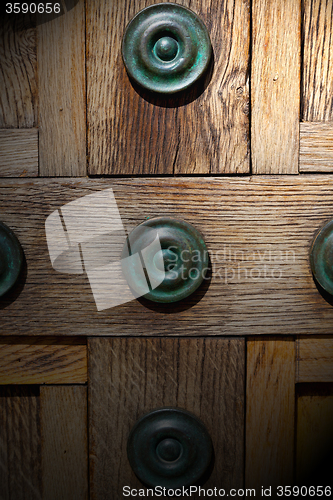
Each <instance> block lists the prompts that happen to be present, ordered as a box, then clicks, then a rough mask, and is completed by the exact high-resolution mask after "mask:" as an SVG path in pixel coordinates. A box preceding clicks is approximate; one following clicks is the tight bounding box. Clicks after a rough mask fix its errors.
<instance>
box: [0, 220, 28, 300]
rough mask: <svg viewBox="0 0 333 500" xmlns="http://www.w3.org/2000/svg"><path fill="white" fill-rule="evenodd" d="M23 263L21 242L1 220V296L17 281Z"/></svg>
mask: <svg viewBox="0 0 333 500" xmlns="http://www.w3.org/2000/svg"><path fill="white" fill-rule="evenodd" d="M22 264H23V250H22V247H21V245H20V242H19V241H18V239H17V238H16V236H15V234H14V233H13V231H11V229H9V227H7V226H6V225H5V224H3V223H2V222H0V297H2V296H3V295H4V294H5V293H7V292H8V290H10V289H11V288H12V286H14V284H15V283H16V281H17V279H18V277H19V275H20V272H21V269H22Z"/></svg>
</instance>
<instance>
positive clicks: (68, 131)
mask: <svg viewBox="0 0 333 500" xmlns="http://www.w3.org/2000/svg"><path fill="white" fill-rule="evenodd" d="M45 15H47V14H45ZM37 52H38V85H39V126H40V130H39V162H40V163H39V173H40V175H41V176H72V177H73V176H85V175H86V137H85V136H86V124H85V16H84V0H80V1H79V2H78V3H77V4H76V5H75V7H73V8H72V9H71V10H69V11H67V12H66V13H65V14H64V15H62V16H60V17H57V18H56V19H53V20H52V21H49V22H44V23H43V24H41V25H40V26H38V51H37Z"/></svg>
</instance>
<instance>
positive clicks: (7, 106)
mask: <svg viewBox="0 0 333 500" xmlns="http://www.w3.org/2000/svg"><path fill="white" fill-rule="evenodd" d="M31 21H32V20H31V19H29V17H27V16H26V17H25V18H22V17H21V16H18V15H12V16H6V15H4V14H2V17H1V22H0V88H1V92H0V128H30V127H35V126H36V125H37V58H36V30H35V28H33V27H32V22H31Z"/></svg>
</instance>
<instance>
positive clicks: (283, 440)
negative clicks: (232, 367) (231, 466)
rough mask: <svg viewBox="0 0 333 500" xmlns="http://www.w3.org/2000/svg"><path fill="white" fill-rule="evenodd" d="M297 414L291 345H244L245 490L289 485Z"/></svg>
mask: <svg viewBox="0 0 333 500" xmlns="http://www.w3.org/2000/svg"><path fill="white" fill-rule="evenodd" d="M294 411H295V346H294V340H292V339H290V338H289V339H286V340H273V339H265V340H261V339H258V340H255V339H249V340H248V342H247V376H246V453H245V485H246V487H247V488H256V489H257V491H260V488H261V486H264V487H269V486H271V487H273V488H274V487H275V486H284V485H289V486H290V485H291V484H293V460H294V418H295V417H294Z"/></svg>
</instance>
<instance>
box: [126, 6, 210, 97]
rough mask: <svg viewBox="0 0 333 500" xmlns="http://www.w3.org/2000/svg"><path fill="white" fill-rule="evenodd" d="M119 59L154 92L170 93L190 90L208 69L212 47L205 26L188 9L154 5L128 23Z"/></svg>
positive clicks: (137, 80)
mask: <svg viewBox="0 0 333 500" xmlns="http://www.w3.org/2000/svg"><path fill="white" fill-rule="evenodd" d="M122 56H123V61H124V64H125V67H126V70H127V72H128V74H129V76H130V77H131V78H132V79H133V80H134V81H135V82H136V83H138V84H139V85H141V86H142V87H144V88H146V89H148V90H151V91H153V92H159V93H163V94H173V93H175V92H179V91H181V90H184V89H186V88H188V87H190V86H191V85H192V84H193V83H194V82H195V81H197V80H198V79H199V78H200V77H201V76H202V75H203V74H204V73H205V72H206V70H207V68H208V65H209V62H210V59H211V56H212V46H211V42H210V38H209V34H208V31H207V28H206V26H205V25H204V23H203V22H202V20H201V19H200V18H199V17H198V16H197V14H195V13H194V12H193V11H191V10H190V9H187V8H185V7H182V6H181V5H178V4H175V3H159V4H154V5H151V6H149V7H146V8H145V9H143V10H141V11H140V12H139V13H138V14H136V16H134V18H133V19H132V20H131V21H130V23H129V24H128V26H127V28H126V30H125V34H124V37H123V42H122Z"/></svg>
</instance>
